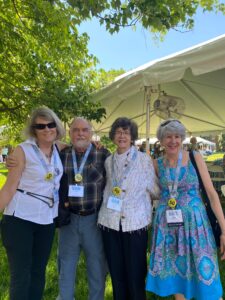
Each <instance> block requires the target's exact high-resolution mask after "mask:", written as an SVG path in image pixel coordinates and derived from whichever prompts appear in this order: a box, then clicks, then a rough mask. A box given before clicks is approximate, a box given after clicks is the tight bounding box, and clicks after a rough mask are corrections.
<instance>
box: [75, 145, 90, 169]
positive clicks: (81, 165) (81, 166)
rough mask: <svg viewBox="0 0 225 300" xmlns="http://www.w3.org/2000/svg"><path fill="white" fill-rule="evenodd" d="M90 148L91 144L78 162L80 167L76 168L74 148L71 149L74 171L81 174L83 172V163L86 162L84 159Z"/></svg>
mask: <svg viewBox="0 0 225 300" xmlns="http://www.w3.org/2000/svg"><path fill="white" fill-rule="evenodd" d="M91 148H92V144H90V145H89V146H88V148H87V150H86V152H85V155H84V156H83V158H82V161H81V164H80V168H79V169H78V166H77V158H76V153H75V151H74V149H72V158H73V169H74V173H75V175H76V174H82V173H83V169H84V165H85V163H86V160H87V158H88V155H89V153H90V151H91Z"/></svg>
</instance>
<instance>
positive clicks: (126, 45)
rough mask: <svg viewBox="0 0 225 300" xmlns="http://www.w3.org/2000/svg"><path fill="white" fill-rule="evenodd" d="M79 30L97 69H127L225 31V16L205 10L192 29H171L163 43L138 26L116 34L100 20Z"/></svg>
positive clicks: (123, 29)
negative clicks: (86, 34)
mask: <svg viewBox="0 0 225 300" xmlns="http://www.w3.org/2000/svg"><path fill="white" fill-rule="evenodd" d="M80 32H87V33H88V35H89V37H90V41H89V46H88V48H89V52H90V53H92V54H94V55H95V56H96V57H97V58H98V59H99V61H100V63H99V65H98V68H103V69H105V70H109V69H120V68H123V69H124V70H126V71H128V70H131V69H133V68H136V67H138V66H140V65H142V64H145V63H147V62H149V61H150V60H153V59H156V58H161V57H163V56H166V55H169V54H172V53H174V52H177V51H180V50H183V49H185V48H188V47H191V46H194V45H196V44H199V43H201V42H204V41H207V40H208V39H211V38H214V37H216V36H218V35H221V34H224V33H225V15H222V13H218V14H215V13H202V12H200V11H199V12H198V13H197V15H196V16H195V27H194V29H193V30H192V31H191V32H186V33H180V32H177V31H175V30H171V31H170V32H169V33H168V34H167V35H166V36H165V39H164V41H163V42H160V41H155V40H154V39H153V37H152V35H151V34H150V33H149V32H148V31H146V30H144V29H143V28H141V26H138V27H137V28H136V31H134V30H133V29H132V28H130V27H129V28H122V29H121V30H120V32H119V33H118V34H117V33H115V34H114V35H111V34H109V33H108V32H107V31H106V30H105V27H104V26H100V24H99V22H98V21H97V20H92V21H89V22H85V23H83V24H82V25H81V27H80Z"/></svg>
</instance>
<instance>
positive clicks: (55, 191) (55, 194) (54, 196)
mask: <svg viewBox="0 0 225 300" xmlns="http://www.w3.org/2000/svg"><path fill="white" fill-rule="evenodd" d="M53 198H54V203H55V202H58V201H59V192H58V190H55V189H54V191H53Z"/></svg>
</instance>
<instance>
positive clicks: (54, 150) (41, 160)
mask: <svg viewBox="0 0 225 300" xmlns="http://www.w3.org/2000/svg"><path fill="white" fill-rule="evenodd" d="M32 147H33V149H34V152H35V153H36V155H37V157H38V158H39V160H40V162H41V165H42V167H43V168H44V169H45V171H46V173H49V172H50V168H49V165H47V163H46V161H45V160H44V158H43V156H42V154H41V152H40V149H39V148H38V147H37V146H36V145H32ZM56 151H57V150H56V149H55V145H54V146H53V153H52V155H53V170H54V172H55V174H54V175H58V173H59V170H58V169H56V166H57V157H56ZM53 178H54V182H53V184H54V189H55V187H56V176H53Z"/></svg>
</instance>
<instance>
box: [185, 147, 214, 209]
mask: <svg viewBox="0 0 225 300" xmlns="http://www.w3.org/2000/svg"><path fill="white" fill-rule="evenodd" d="M189 157H190V160H191V162H192V165H193V166H194V168H195V171H196V173H197V176H198V181H199V187H200V190H201V193H202V195H203V197H204V200H205V201H204V202H205V204H207V205H210V203H209V198H208V195H207V193H206V190H205V187H204V184H203V182H202V178H201V175H200V172H199V169H198V166H197V163H196V160H195V156H194V152H193V151H190V152H189Z"/></svg>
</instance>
